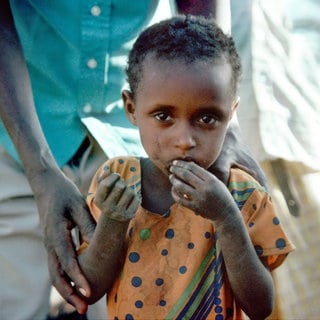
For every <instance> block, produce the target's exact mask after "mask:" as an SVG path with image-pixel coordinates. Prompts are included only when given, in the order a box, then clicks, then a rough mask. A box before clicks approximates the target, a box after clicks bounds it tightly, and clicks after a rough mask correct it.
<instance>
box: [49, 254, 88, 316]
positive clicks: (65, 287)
mask: <svg viewBox="0 0 320 320" xmlns="http://www.w3.org/2000/svg"><path fill="white" fill-rule="evenodd" d="M48 268H49V272H50V276H51V281H52V285H53V286H54V287H55V288H56V289H57V291H58V292H59V293H60V295H61V296H62V297H63V298H64V299H65V300H66V301H67V302H68V303H70V304H71V305H73V306H74V307H75V308H76V309H77V311H78V312H79V313H80V314H84V313H86V311H87V307H88V305H87V303H86V302H85V301H84V299H83V298H81V297H80V295H79V294H77V292H76V291H75V288H74V287H73V285H72V283H71V281H70V278H69V277H68V276H67V275H66V274H65V273H64V272H63V270H62V269H61V267H60V264H59V261H58V258H57V256H56V255H55V253H54V252H53V251H50V252H48Z"/></svg>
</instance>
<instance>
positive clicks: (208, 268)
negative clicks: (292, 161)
mask: <svg viewBox="0 0 320 320" xmlns="http://www.w3.org/2000/svg"><path fill="white" fill-rule="evenodd" d="M240 74H241V64H240V61H239V56H238V54H237V52H236V49H235V47H234V43H233V41H232V39H231V38H230V37H228V36H226V35H225V34H224V33H223V32H222V31H221V30H220V29H219V28H218V27H217V26H216V24H215V23H214V22H213V21H211V20H205V19H204V18H195V17H192V16H188V17H181V16H179V17H175V18H172V19H169V20H166V21H163V22H161V23H159V24H156V25H153V26H151V27H149V28H148V29H146V30H145V31H144V32H143V33H142V34H141V35H140V36H139V38H138V39H137V41H136V43H135V44H134V46H133V49H132V51H131V53H130V55H129V62H128V68H127V76H128V82H129V85H130V91H128V90H124V91H123V93H122V97H123V101H124V104H125V110H126V113H127V116H128V118H129V120H130V121H131V122H132V123H133V124H135V125H136V126H137V127H138V128H139V132H140V137H141V141H142V144H143V147H144V149H145V151H146V153H147V155H148V158H136V157H128V156H125V157H117V158H114V159H110V160H109V161H107V162H106V163H105V164H103V165H102V167H101V168H100V169H99V170H98V172H97V173H96V176H95V177H94V179H93V181H92V185H91V188H90V190H89V195H88V204H89V207H90V209H91V212H92V214H93V216H94V218H95V219H96V220H97V221H98V223H97V227H96V230H95V234H94V237H93V239H92V240H91V242H90V244H89V245H88V246H87V248H86V249H85V250H81V255H80V257H79V260H80V264H81V267H82V269H83V272H84V274H85V275H86V277H87V279H88V280H89V282H90V284H91V288H92V294H91V295H90V297H87V300H88V302H89V303H91V302H94V301H95V300H97V299H98V298H100V297H101V296H102V295H103V294H105V293H107V294H108V299H107V300H108V315H109V317H110V319H176V318H179V319H182V318H183V319H191V318H192V319H209V318H210V319H230V318H233V319H242V318H244V317H245V315H244V313H245V314H246V315H247V316H248V317H249V318H251V319H265V318H266V317H267V316H268V315H269V314H270V313H271V311H272V308H273V298H274V288H273V282H272V278H271V276H270V270H272V269H274V268H275V267H277V266H279V265H280V264H281V263H282V262H283V260H284V259H285V257H286V255H287V254H288V252H290V251H291V250H292V249H293V245H292V244H291V243H290V241H289V240H288V238H287V236H286V235H285V233H284V231H283V230H282V228H281V226H280V225H279V220H278V219H277V217H276V215H275V213H274V211H273V207H272V203H271V200H270V198H269V196H268V194H267V193H266V191H265V190H264V189H263V188H262V187H261V186H260V185H259V184H258V182H257V181H255V180H254V179H253V178H252V177H251V176H249V175H248V174H246V173H245V172H244V171H242V170H240V169H237V168H232V169H231V171H230V178H229V183H228V186H227V187H226V186H225V185H224V184H223V183H222V182H221V181H219V180H218V179H217V178H216V177H215V176H214V175H213V174H212V173H211V172H210V171H211V167H212V165H213V164H214V162H215V160H216V159H217V157H218V155H219V152H220V150H221V146H222V144H223V141H224V137H225V133H226V130H227V127H228V123H229V121H230V119H231V118H232V115H233V113H234V111H235V110H236V108H237V106H238V103H239V99H238V97H237V89H238V85H239V81H240V80H239V79H240ZM88 296H89V294H88Z"/></svg>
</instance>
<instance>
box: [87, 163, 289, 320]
mask: <svg viewBox="0 0 320 320" xmlns="http://www.w3.org/2000/svg"><path fill="white" fill-rule="evenodd" d="M101 171H103V172H110V173H111V172H117V173H119V174H120V175H121V177H122V178H123V179H124V180H125V181H126V182H127V183H128V185H130V186H131V187H132V188H133V189H134V190H135V192H136V193H137V194H138V195H139V196H140V197H141V168H140V161H139V159H138V158H134V157H117V158H114V159H111V160H109V161H107V162H106V163H105V164H104V165H103V166H102V167H101V168H100V170H99V171H98V172H97V175H96V177H97V176H99V174H100V172H101ZM97 183H98V182H97V179H96V178H94V180H93V183H92V185H91V188H90V190H89V196H88V204H89V206H90V208H91V211H92V214H93V215H94V217H95V218H96V219H98V218H99V214H100V213H99V209H98V208H97V207H96V206H95V205H94V204H93V201H92V200H93V198H94V194H95V190H96V188H97ZM228 187H229V190H230V192H231V194H232V195H233V198H234V199H235V201H236V203H237V204H238V207H239V209H240V210H241V214H242V216H243V219H244V221H245V224H246V226H247V230H248V233H249V235H250V237H251V240H252V243H253V245H254V247H255V249H256V252H257V254H258V255H259V256H267V257H268V259H267V261H268V264H269V267H270V269H274V268H275V267H277V266H279V265H280V264H281V263H282V262H283V260H284V259H285V257H286V255H287V254H288V252H290V251H291V250H293V248H294V246H293V245H292V244H291V242H290V241H289V240H288V238H287V236H286V235H285V233H284V231H283V229H282V227H281V225H280V222H279V219H278V218H277V216H276V215H275V213H274V210H273V206H272V203H271V200H270V197H269V195H268V194H267V193H266V192H265V190H264V189H263V188H262V187H261V186H260V185H259V184H258V183H257V182H256V181H255V180H254V179H253V178H252V177H251V176H249V175H248V174H246V173H245V172H243V171H242V170H240V169H231V175H230V181H229V185H228ZM159 201H161V199H159ZM126 241H127V248H128V250H127V255H126V259H125V262H124V265H123V269H122V272H121V274H120V276H119V278H118V279H116V280H115V283H114V285H113V288H112V290H111V292H110V293H109V295H108V299H107V300H108V316H109V318H110V319H242V318H244V314H243V312H242V311H241V310H240V308H239V307H238V306H237V305H236V303H235V300H234V297H233V293H232V290H231V288H230V285H229V283H228V279H227V275H226V272H225V269H224V262H223V254H222V252H221V249H220V247H219V242H218V241H216V240H215V233H214V227H213V223H212V222H211V221H209V220H207V219H204V218H202V217H201V216H198V215H195V214H194V213H193V211H191V210H190V209H187V208H185V207H183V206H181V205H179V204H174V205H172V207H171V208H170V210H169V212H168V213H167V214H165V215H163V216H161V215H159V214H154V213H152V212H149V211H147V210H145V209H144V208H142V207H141V206H140V207H139V209H138V210H137V213H136V215H135V217H134V218H133V219H132V220H131V222H130V225H129V228H128V232H127V238H126Z"/></svg>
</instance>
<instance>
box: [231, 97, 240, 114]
mask: <svg viewBox="0 0 320 320" xmlns="http://www.w3.org/2000/svg"><path fill="white" fill-rule="evenodd" d="M239 103H240V97H237V99H236V101H235V102H234V103H233V106H232V107H231V112H230V119H232V117H233V115H234V113H235V111H236V110H237V108H238V106H239Z"/></svg>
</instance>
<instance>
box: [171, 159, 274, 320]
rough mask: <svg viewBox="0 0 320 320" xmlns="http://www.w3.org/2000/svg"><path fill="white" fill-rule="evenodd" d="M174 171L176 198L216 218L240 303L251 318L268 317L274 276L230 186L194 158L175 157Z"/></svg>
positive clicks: (173, 183) (228, 269) (230, 274)
mask: <svg viewBox="0 0 320 320" xmlns="http://www.w3.org/2000/svg"><path fill="white" fill-rule="evenodd" d="M171 172H172V175H171V177H170V181H171V183H172V196H173V198H174V199H175V201H177V202H179V203H181V204H182V205H184V206H185V207H188V208H190V209H191V210H193V211H194V212H195V213H196V214H199V215H201V216H203V217H204V218H207V219H210V220H212V221H213V223H214V226H215V232H216V234H217V237H218V241H219V243H220V246H221V250H222V254H223V258H224V261H225V266H226V272H227V276H228V279H229V281H230V284H231V287H232V290H233V292H234V295H235V298H236V301H237V303H238V305H239V306H240V308H241V309H242V310H243V311H244V312H245V313H246V314H247V315H248V316H249V317H250V319H265V318H266V317H267V316H268V315H269V314H270V313H271V312H272V308H273V300H274V288H273V281H272V277H271V275H270V272H269V271H268V270H267V268H265V266H264V265H263V264H262V262H261V261H260V259H259V258H258V256H257V254H256V252H255V249H254V247H253V245H252V242H251V239H250V237H249V234H248V231H247V229H246V226H245V224H244V221H243V218H242V216H241V213H240V211H239V209H238V207H237V205H236V203H235V201H234V199H233V197H232V195H231V194H230V192H229V190H228V189H227V188H226V186H225V185H224V184H223V183H222V182H221V181H219V180H218V179H217V178H216V177H215V176H214V175H213V174H211V173H210V172H208V171H207V170H205V169H203V168H201V167H199V166H198V165H196V164H195V163H193V162H184V161H175V162H174V164H173V166H172V167H171Z"/></svg>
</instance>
